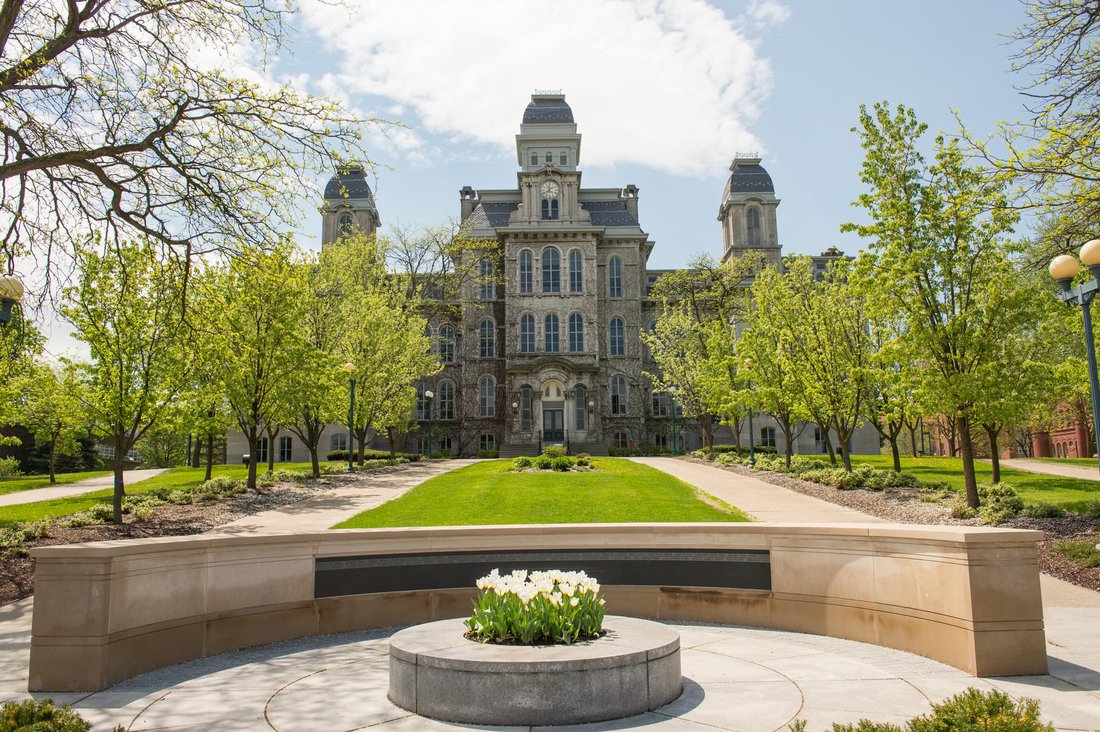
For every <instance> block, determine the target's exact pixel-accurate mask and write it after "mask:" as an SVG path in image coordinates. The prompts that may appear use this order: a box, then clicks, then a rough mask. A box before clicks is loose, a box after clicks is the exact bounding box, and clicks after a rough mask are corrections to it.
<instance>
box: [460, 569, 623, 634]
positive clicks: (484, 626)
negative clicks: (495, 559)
mask: <svg viewBox="0 0 1100 732" xmlns="http://www.w3.org/2000/svg"><path fill="white" fill-rule="evenodd" d="M477 588H478V590H479V592H478V596H477V598H476V599H475V600H474V612H473V615H472V616H471V617H470V618H469V619H468V620H467V621H466V627H467V628H468V629H469V632H468V633H467V634H466V637H467V638H470V639H472V640H478V641H481V642H483V643H499V644H509V645H524V646H531V645H555V644H568V643H575V642H577V641H583V640H591V639H593V638H598V637H600V635H601V634H602V632H603V618H604V604H605V603H604V600H603V598H601V597H600V596H599V592H600V583H599V582H597V581H596V580H595V579H593V578H591V577H589V576H588V575H586V574H585V573H584V572H562V571H560V570H550V571H547V572H530V573H528V571H527V570H525V569H519V570H516V571H514V572H512V573H511V574H507V575H501V574H500V572H499V571H498V570H496V569H494V570H493V571H492V572H490V573H489V574H488V575H486V576H484V577H482V578H481V579H479V580H478V581H477Z"/></svg>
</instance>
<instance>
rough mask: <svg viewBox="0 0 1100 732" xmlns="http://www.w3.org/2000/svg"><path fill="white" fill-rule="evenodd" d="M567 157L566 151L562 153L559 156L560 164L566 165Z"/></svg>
mask: <svg viewBox="0 0 1100 732" xmlns="http://www.w3.org/2000/svg"><path fill="white" fill-rule="evenodd" d="M567 159H568V158H566V157H565V153H562V154H561V155H559V156H558V164H559V165H565V164H566V163H565V161H566V160H567Z"/></svg>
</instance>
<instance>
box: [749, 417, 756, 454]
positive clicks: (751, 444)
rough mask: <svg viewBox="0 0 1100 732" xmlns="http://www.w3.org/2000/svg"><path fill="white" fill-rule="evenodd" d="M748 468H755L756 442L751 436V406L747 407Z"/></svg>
mask: <svg viewBox="0 0 1100 732" xmlns="http://www.w3.org/2000/svg"><path fill="white" fill-rule="evenodd" d="M749 467H750V468H755V467H756V442H755V438H754V437H753V434H752V405H751V404H750V405H749Z"/></svg>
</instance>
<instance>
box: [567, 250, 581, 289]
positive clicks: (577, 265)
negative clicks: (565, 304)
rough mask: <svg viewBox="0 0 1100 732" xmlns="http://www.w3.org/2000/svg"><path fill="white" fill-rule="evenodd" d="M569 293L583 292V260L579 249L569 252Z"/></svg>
mask: <svg viewBox="0 0 1100 732" xmlns="http://www.w3.org/2000/svg"><path fill="white" fill-rule="evenodd" d="M569 291H570V292H584V259H583V258H582V257H581V250H580V249H571V250H569Z"/></svg>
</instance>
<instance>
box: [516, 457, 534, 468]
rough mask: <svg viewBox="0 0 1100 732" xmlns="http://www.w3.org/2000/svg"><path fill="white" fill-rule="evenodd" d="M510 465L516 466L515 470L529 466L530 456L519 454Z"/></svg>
mask: <svg viewBox="0 0 1100 732" xmlns="http://www.w3.org/2000/svg"><path fill="white" fill-rule="evenodd" d="M512 467H513V468H516V469H517V470H519V469H522V468H529V467H531V458H529V457H526V456H522V455H521V456H520V457H518V458H516V459H515V460H513V461H512Z"/></svg>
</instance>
